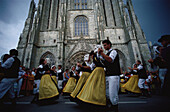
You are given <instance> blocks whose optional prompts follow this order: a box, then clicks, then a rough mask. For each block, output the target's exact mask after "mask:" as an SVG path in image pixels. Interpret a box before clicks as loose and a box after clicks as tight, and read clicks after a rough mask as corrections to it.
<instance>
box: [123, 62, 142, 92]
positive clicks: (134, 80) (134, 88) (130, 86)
mask: <svg viewBox="0 0 170 112" xmlns="http://www.w3.org/2000/svg"><path fill="white" fill-rule="evenodd" d="M128 68H129V69H130V70H131V74H133V76H132V77H130V79H129V80H128V82H126V83H125V84H124V85H123V86H122V88H124V89H125V90H127V91H130V92H132V93H141V91H140V88H139V87H138V81H139V76H138V75H137V70H133V68H137V64H134V66H133V68H130V67H128Z"/></svg>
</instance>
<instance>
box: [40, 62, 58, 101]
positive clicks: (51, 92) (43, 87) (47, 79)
mask: <svg viewBox="0 0 170 112" xmlns="http://www.w3.org/2000/svg"><path fill="white" fill-rule="evenodd" d="M42 72H43V73H44V74H43V75H42V77H41V81H40V86H39V100H40V101H44V103H47V102H45V101H47V100H48V101H54V100H55V99H57V98H58V96H59V92H58V87H57V84H56V82H55V81H54V80H53V78H52V77H51V76H50V68H49V67H48V64H47V59H45V60H44V63H43V66H42Z"/></svg>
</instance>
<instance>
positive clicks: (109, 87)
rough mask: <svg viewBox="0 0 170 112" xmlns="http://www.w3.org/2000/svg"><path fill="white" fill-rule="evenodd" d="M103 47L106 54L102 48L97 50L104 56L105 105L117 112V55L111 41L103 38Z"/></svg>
mask: <svg viewBox="0 0 170 112" xmlns="http://www.w3.org/2000/svg"><path fill="white" fill-rule="evenodd" d="M102 44H103V46H104V49H105V50H107V51H108V52H107V54H104V53H103V49H100V48H99V50H98V53H99V54H100V55H101V56H102V57H103V58H104V63H105V67H106V71H105V74H106V98H107V106H108V107H109V109H110V110H113V111H114V112H118V100H119V96H118V92H119V82H120V75H121V71H120V63H119V55H118V53H117V51H116V50H113V49H112V48H111V46H112V43H111V42H110V41H109V40H104V41H103V42H102Z"/></svg>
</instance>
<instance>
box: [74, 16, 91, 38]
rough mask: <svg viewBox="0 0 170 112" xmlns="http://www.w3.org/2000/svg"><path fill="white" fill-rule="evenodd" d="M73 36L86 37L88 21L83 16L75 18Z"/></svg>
mask: <svg viewBox="0 0 170 112" xmlns="http://www.w3.org/2000/svg"><path fill="white" fill-rule="evenodd" d="M74 23H75V36H80V35H83V36H88V20H87V17H85V16H78V17H76V18H75V21H74Z"/></svg>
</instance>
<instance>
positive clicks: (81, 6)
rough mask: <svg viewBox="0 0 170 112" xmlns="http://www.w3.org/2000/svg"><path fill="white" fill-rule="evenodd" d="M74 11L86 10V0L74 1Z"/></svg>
mask: <svg viewBox="0 0 170 112" xmlns="http://www.w3.org/2000/svg"><path fill="white" fill-rule="evenodd" d="M74 9H87V0H74Z"/></svg>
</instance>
